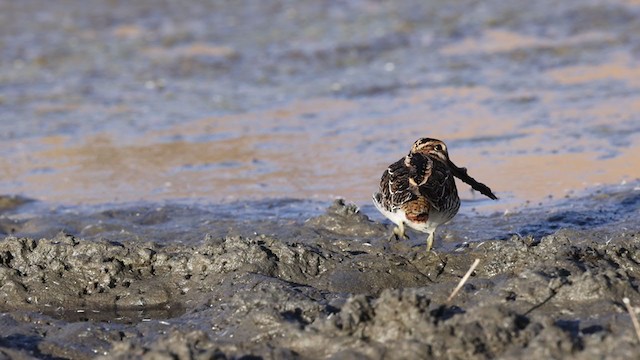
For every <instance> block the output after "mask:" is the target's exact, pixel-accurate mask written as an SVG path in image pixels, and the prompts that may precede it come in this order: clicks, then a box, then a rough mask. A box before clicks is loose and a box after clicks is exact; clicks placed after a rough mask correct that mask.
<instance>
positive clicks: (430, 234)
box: [427, 231, 435, 252]
mask: <svg viewBox="0 0 640 360" xmlns="http://www.w3.org/2000/svg"><path fill="white" fill-rule="evenodd" d="M434 233H435V231H433V232H430V233H429V237H427V252H429V251H431V247H432V246H433V234H434Z"/></svg>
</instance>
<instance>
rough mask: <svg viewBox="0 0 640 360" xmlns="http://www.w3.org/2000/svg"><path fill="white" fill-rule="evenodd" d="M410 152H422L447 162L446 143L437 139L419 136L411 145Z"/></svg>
mask: <svg viewBox="0 0 640 360" xmlns="http://www.w3.org/2000/svg"><path fill="white" fill-rule="evenodd" d="M411 154H422V155H426V156H429V157H431V158H435V159H438V160H440V161H442V162H444V163H449V162H450V160H449V153H448V152H447V145H445V143H444V142H442V141H440V140H438V139H431V138H421V139H418V140H416V142H415V143H413V146H412V147H411Z"/></svg>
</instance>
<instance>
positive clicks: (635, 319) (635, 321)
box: [622, 297, 640, 340]
mask: <svg viewBox="0 0 640 360" xmlns="http://www.w3.org/2000/svg"><path fill="white" fill-rule="evenodd" d="M622 302H623V303H624V306H625V307H626V308H627V311H628V312H629V316H631V322H632V323H633V328H634V329H636V335H637V336H638V340H640V323H639V322H638V317H637V316H636V311H635V309H634V308H633V307H632V306H631V302H630V301H629V298H628V297H624V298H622Z"/></svg>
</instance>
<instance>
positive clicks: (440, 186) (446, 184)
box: [418, 158, 457, 210]
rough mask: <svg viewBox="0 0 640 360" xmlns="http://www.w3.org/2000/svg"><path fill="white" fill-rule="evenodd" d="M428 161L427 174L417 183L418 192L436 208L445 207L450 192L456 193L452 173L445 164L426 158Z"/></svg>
mask: <svg viewBox="0 0 640 360" xmlns="http://www.w3.org/2000/svg"><path fill="white" fill-rule="evenodd" d="M427 159H428V160H429V162H430V166H429V171H428V176H426V177H425V178H424V179H423V180H422V183H419V186H418V191H419V193H420V194H421V195H422V196H424V197H425V198H427V201H429V203H430V204H431V206H433V207H434V208H435V209H437V210H442V209H444V208H446V206H447V205H446V204H447V203H448V201H449V200H450V196H451V194H455V193H457V190H456V184H455V181H454V180H453V174H452V173H451V171H450V170H449V168H448V167H447V165H446V164H444V163H442V162H440V161H437V160H435V161H434V160H431V159H429V158H427Z"/></svg>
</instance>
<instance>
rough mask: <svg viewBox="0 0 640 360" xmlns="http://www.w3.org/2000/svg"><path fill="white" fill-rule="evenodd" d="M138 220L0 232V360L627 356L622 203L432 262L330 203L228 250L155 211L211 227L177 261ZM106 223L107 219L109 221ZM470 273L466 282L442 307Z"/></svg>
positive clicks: (635, 250) (498, 219) (632, 214)
mask: <svg viewBox="0 0 640 360" xmlns="http://www.w3.org/2000/svg"><path fill="white" fill-rule="evenodd" d="M594 203H599V204H601V205H603V206H605V207H604V208H606V206H609V207H610V209H614V208H615V209H618V211H617V212H616V211H609V212H607V213H608V214H609V216H608V217H607V216H606V215H605V214H600V215H598V214H599V210H593V209H592V210H589V209H590V208H592V206H591V205H592V204H594ZM286 206H290V205H286ZM144 209H145V207H138V208H129V209H117V210H116V209H112V210H103V211H100V212H96V213H93V214H78V215H75V216H77V217H76V218H74V216H71V215H68V214H58V215H56V214H49V215H41V217H40V218H38V222H37V223H38V224H39V226H40V227H41V228H40V229H36V230H38V232H39V233H46V228H47V226H52V227H54V228H56V227H57V226H59V225H60V224H61V223H64V222H65V221H66V224H65V228H66V229H67V230H66V231H67V233H65V232H58V233H57V234H54V235H52V236H49V237H44V238H33V237H29V236H28V233H27V232H26V231H32V230H33V229H34V226H28V225H29V223H32V224H33V223H35V219H36V218H32V219H30V220H24V219H23V220H19V221H15V222H14V223H13V230H14V231H15V233H14V234H13V235H7V236H6V238H5V239H4V240H2V241H0V310H1V311H2V314H1V315H0V325H1V326H0V354H3V355H5V356H8V357H15V358H21V357H22V358H28V357H44V358H52V359H57V358H93V357H95V356H105V357H108V358H137V357H139V356H144V357H148V358H152V357H155V356H161V355H162V356H178V357H180V358H211V357H214V358H241V357H243V356H249V355H251V356H259V357H263V358H267V359H269V358H319V357H331V358H355V357H364V358H373V359H376V358H385V357H393V358H415V356H416V354H420V357H425V358H428V357H435V358H451V359H454V358H470V359H488V358H495V357H530V358H534V357H535V358H563V357H569V356H574V357H578V358H601V357H612V358H630V357H632V356H633V354H637V349H638V341H639V340H638V339H637V338H636V335H635V333H634V331H633V328H632V324H631V320H630V317H629V314H628V313H627V312H626V311H625V309H624V306H623V304H622V298H624V297H628V298H629V299H630V300H631V303H632V304H636V305H638V304H640V292H639V291H638V286H639V285H640V280H639V279H640V255H639V254H640V242H639V239H638V237H639V234H640V224H639V223H638V221H637V219H638V215H640V193H639V192H638V191H637V189H635V190H634V188H633V187H626V188H622V189H615V190H609V191H603V192H600V193H599V194H598V195H594V196H588V197H585V198H581V199H572V200H571V201H567V202H566V203H565V204H559V205H558V207H557V211H556V213H555V214H552V215H549V213H548V211H546V210H545V209H543V208H541V209H539V212H536V210H533V209H532V210H530V211H527V212H525V213H521V214H511V215H510V216H509V217H508V218H507V217H506V216H493V217H473V218H464V217H463V219H462V220H459V221H454V222H453V223H452V224H450V225H447V226H445V227H443V230H442V231H441V232H439V239H438V240H437V242H436V250H437V251H438V252H437V254H435V253H425V252H424V244H423V243H422V241H423V240H424V239H422V236H421V235H418V234H415V233H414V234H412V235H413V237H412V240H411V241H408V242H407V241H404V242H392V243H389V242H387V240H386V239H387V237H388V234H389V231H390V227H388V226H383V224H381V223H380V222H378V221H372V220H370V219H369V218H368V216H367V215H366V214H365V211H363V210H360V209H358V208H357V207H355V206H354V205H349V204H345V203H344V202H342V201H336V202H335V203H334V204H333V205H331V206H329V207H328V208H326V211H325V213H324V214H322V215H318V216H313V217H311V218H310V219H308V220H307V221H287V222H285V223H282V224H278V225H274V224H273V222H269V221H264V222H260V221H254V222H252V223H251V225H249V224H244V225H243V226H244V227H247V226H248V227H251V230H252V231H253V235H238V234H233V232H234V231H235V230H233V229H234V227H233V226H231V225H230V222H232V220H228V219H227V220H222V221H220V222H216V220H215V217H213V213H208V212H206V211H205V210H203V209H200V210H198V209H196V208H189V207H184V206H178V205H165V211H166V212H168V213H171V214H178V213H180V212H183V213H185V214H187V215H189V216H188V217H189V218H191V219H207V218H208V219H209V220H210V221H209V223H207V225H206V226H205V225H203V226H202V228H197V227H195V226H194V227H193V229H194V234H193V235H194V236H195V235H201V237H200V238H199V239H197V240H195V239H192V240H188V241H187V240H184V241H178V242H176V243H172V242H170V241H166V240H162V239H161V240H160V241H154V240H153V234H156V233H158V231H159V230H158V229H159V228H160V229H161V228H162V226H163V225H162V224H163V223H165V225H166V222H167V221H169V220H168V219H169V218H171V217H166V218H165V220H164V221H161V222H158V221H150V222H148V223H146V225H144V227H139V226H140V225H139V224H140V220H139V219H140V217H144V216H141V215H140V214H144V212H143V210H144ZM146 209H147V210H148V211H149V212H151V213H155V212H158V211H159V210H158V207H151V208H146ZM365 210H366V212H367V213H369V210H372V208H369V207H367V208H366V209H365ZM105 212H107V213H108V214H111V215H113V214H116V213H117V214H121V215H120V216H118V217H112V218H111V219H112V220H110V221H109V220H105V219H106V217H105ZM577 214H580V216H578V215H577ZM620 214H623V215H620ZM598 216H600V219H601V221H592V223H591V224H588V223H584V222H583V221H578V220H579V219H581V218H583V217H588V218H591V219H594V218H598ZM146 218H147V219H148V218H149V216H147V217H146ZM560 218H562V219H564V220H563V221H564V222H563V228H562V229H559V230H554V229H553V228H547V233H546V234H543V235H541V236H524V237H523V236H519V235H511V236H510V237H508V238H505V239H496V240H492V239H487V240H478V241H469V242H464V243H462V242H459V241H457V240H459V239H451V237H452V236H459V235H455V234H466V236H467V237H473V236H474V235H473V232H468V231H467V230H465V228H462V227H459V226H458V225H456V224H458V223H459V224H461V225H462V224H464V225H465V226H471V227H473V226H475V227H476V228H477V229H479V230H480V231H482V229H483V226H487V227H496V226H499V225H500V224H504V223H508V224H518V223H520V222H522V223H529V224H534V223H536V222H537V221H539V222H540V223H545V222H546V223H547V224H549V225H553V224H554V223H556V222H557V221H559V220H557V219H560ZM63 219H66V220H63ZM79 219H82V222H80V221H79ZM175 219H177V220H176V221H181V220H180V217H178V216H176V217H175ZM571 219H573V221H572V220H571ZM576 219H578V220H576ZM87 222H89V223H90V222H95V223H101V224H102V226H103V228H102V229H103V232H102V233H100V232H94V233H92V234H93V235H92V236H87V237H82V236H80V233H81V232H82V229H83V228H86V227H87ZM223 223H224V224H227V226H228V229H231V230H228V231H229V233H227V234H223V235H222V234H219V235H213V233H215V231H213V232H206V231H204V230H205V228H207V227H209V229H210V230H214V229H216V228H220V226H221V224H223ZM127 224H128V225H127ZM572 224H573V225H572ZM236 225H237V224H236ZM21 226H22V227H21ZM110 226H112V227H118V229H119V230H118V231H112V228H111V227H110ZM236 227H237V228H240V227H241V226H236ZM127 228H128V230H127ZM541 228H542V227H541V226H540V229H541ZM123 230H125V231H123ZM110 231H111V232H110ZM127 231H129V232H130V233H129V235H128V238H127V236H125V235H123V234H127ZM134 232H136V233H137V234H135V236H134V234H133V233H134ZM452 234H454V235H452ZM541 234H542V233H541ZM114 235H117V236H114ZM118 236H119V238H118ZM137 238H141V239H145V240H141V239H137ZM474 259H480V265H479V266H478V268H477V269H476V271H475V272H474V274H473V276H472V277H471V278H470V280H469V281H468V282H467V283H466V284H465V285H464V287H463V288H462V290H461V292H460V293H458V295H457V296H456V297H455V298H454V299H453V300H452V301H451V302H450V303H447V302H446V299H447V297H448V296H449V294H450V293H451V291H452V289H453V288H454V287H455V285H456V284H457V283H458V281H459V280H460V278H461V277H462V276H463V275H464V273H465V272H466V271H467V269H468V268H469V266H470V264H471V263H472V262H473V260H474Z"/></svg>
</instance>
